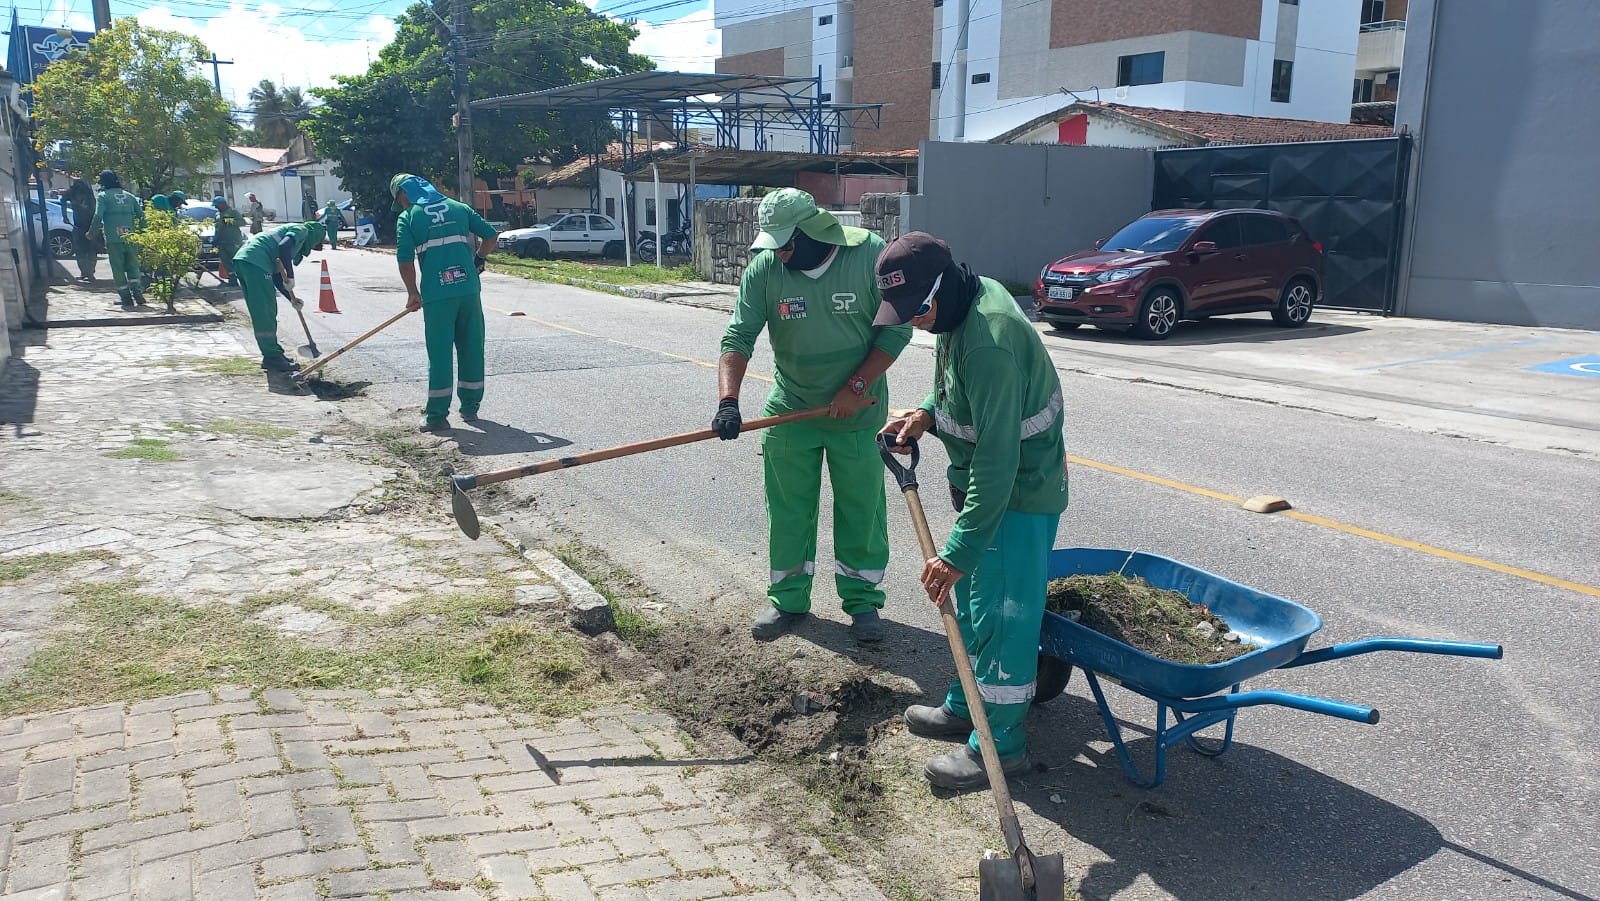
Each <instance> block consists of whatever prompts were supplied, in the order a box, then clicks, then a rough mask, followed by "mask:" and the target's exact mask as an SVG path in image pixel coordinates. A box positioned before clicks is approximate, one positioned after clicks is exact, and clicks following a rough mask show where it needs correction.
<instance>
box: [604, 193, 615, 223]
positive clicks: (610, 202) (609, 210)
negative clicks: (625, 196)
mask: <svg viewBox="0 0 1600 901" xmlns="http://www.w3.org/2000/svg"><path fill="white" fill-rule="evenodd" d="M606 216H607V217H608V218H611V219H615V218H617V198H615V197H607V198H606Z"/></svg>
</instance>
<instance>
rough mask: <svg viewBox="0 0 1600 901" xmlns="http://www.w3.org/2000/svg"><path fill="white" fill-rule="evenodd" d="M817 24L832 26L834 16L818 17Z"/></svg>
mask: <svg viewBox="0 0 1600 901" xmlns="http://www.w3.org/2000/svg"><path fill="white" fill-rule="evenodd" d="M817 24H818V25H832V24H833V16H818V17H817Z"/></svg>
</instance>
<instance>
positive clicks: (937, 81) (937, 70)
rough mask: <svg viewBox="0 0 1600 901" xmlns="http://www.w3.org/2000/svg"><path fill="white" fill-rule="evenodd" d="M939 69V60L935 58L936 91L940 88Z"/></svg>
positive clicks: (934, 77)
mask: <svg viewBox="0 0 1600 901" xmlns="http://www.w3.org/2000/svg"><path fill="white" fill-rule="evenodd" d="M939 69H940V66H939V62H938V60H935V61H934V63H933V89H934V90H935V91H937V90H939Z"/></svg>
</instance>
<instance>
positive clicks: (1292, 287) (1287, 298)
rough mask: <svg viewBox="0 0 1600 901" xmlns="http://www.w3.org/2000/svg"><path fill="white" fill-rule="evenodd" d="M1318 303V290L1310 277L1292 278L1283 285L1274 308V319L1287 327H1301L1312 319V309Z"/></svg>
mask: <svg viewBox="0 0 1600 901" xmlns="http://www.w3.org/2000/svg"><path fill="white" fill-rule="evenodd" d="M1315 304H1316V292H1315V291H1314V290H1313V288H1312V286H1311V280H1310V279H1308V278H1296V279H1291V280H1290V281H1289V284H1287V285H1284V286H1283V294H1282V295H1281V296H1279V297H1278V305H1277V306H1276V307H1274V308H1273V310H1272V321H1273V322H1276V323H1277V324H1279V325H1281V326H1283V327H1285V328H1299V327H1300V326H1302V325H1305V324H1306V323H1307V322H1310V321H1311V309H1312V307H1313V306H1314V305H1315Z"/></svg>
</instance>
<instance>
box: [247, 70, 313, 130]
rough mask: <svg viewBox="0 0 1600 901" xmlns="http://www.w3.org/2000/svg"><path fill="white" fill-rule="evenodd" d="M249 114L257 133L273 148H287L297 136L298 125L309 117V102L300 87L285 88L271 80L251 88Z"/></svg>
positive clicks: (264, 80)
mask: <svg viewBox="0 0 1600 901" xmlns="http://www.w3.org/2000/svg"><path fill="white" fill-rule="evenodd" d="M250 112H251V114H252V115H253V116H254V125H255V131H256V134H258V135H260V136H261V140H262V141H264V142H266V143H267V144H268V145H269V146H272V147H287V146H288V145H289V142H290V141H293V140H294V138H295V135H297V134H299V133H300V122H301V121H302V120H304V119H306V118H307V117H308V116H310V115H311V101H309V100H307V99H306V96H305V93H304V92H303V91H302V90H301V89H300V88H284V89H283V90H281V91H280V90H278V86H277V85H275V84H273V83H272V80H271V79H268V78H263V79H262V80H261V83H260V84H258V85H256V86H255V87H253V88H251V89H250Z"/></svg>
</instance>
